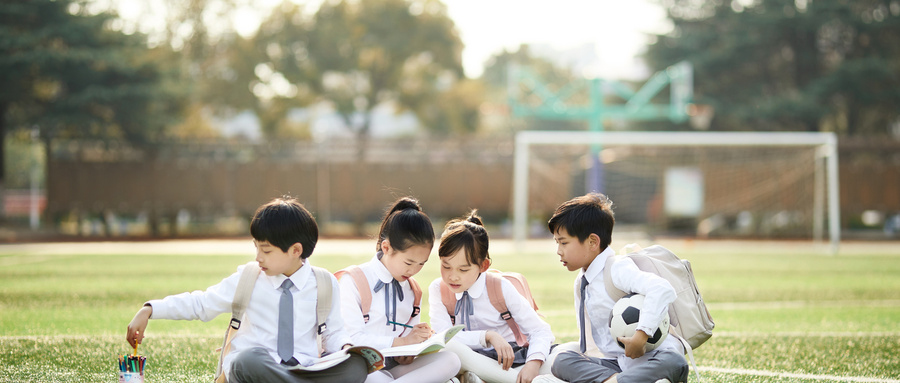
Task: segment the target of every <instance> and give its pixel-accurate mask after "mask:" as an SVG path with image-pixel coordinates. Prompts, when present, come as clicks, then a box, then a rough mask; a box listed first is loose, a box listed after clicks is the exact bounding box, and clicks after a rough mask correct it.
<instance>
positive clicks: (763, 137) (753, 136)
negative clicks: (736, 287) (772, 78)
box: [513, 131, 841, 254]
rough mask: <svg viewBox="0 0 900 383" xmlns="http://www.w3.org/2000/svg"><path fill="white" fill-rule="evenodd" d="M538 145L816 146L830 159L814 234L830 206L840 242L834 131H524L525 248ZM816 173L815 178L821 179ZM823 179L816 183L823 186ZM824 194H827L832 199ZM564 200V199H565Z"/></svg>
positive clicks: (518, 197) (516, 206)
mask: <svg viewBox="0 0 900 383" xmlns="http://www.w3.org/2000/svg"><path fill="white" fill-rule="evenodd" d="M536 145H640V146H713V145H718V146H814V147H818V150H817V157H818V158H817V160H824V162H825V172H824V173H825V177H826V180H827V182H826V183H825V189H826V190H827V193H823V192H818V191H817V193H816V198H815V199H816V201H815V202H814V203H815V208H816V212H815V215H816V216H818V217H819V219H816V220H814V222H815V223H814V227H813V237H814V239H815V240H817V241H821V239H822V230H823V228H822V224H821V222H822V219H821V218H824V214H823V212H822V210H823V209H824V208H825V205H827V211H828V236H829V242H830V251H831V253H832V254H836V253H837V250H838V245H839V242H840V236H841V229H840V209H839V201H840V198H839V195H838V161H837V135H835V134H834V133H831V132H587V131H584V132H582V131H564V132H561V131H524V132H518V133H517V134H516V144H515V158H514V167H513V172H514V173H513V240H514V241H515V244H516V248H517V249H519V250H522V249H523V248H524V245H525V240H526V239H527V220H528V178H529V174H528V173H529V166H530V165H529V155H530V150H531V147H532V146H536ZM817 169H818V167H817ZM819 173H820V172H818V171H817V172H816V177H817V178H818V177H821V176H822V175H821V174H819ZM819 184H820V182H819V180H817V181H816V185H819ZM823 194H827V203H826V201H825V197H824V196H823ZM560 202H562V201H560Z"/></svg>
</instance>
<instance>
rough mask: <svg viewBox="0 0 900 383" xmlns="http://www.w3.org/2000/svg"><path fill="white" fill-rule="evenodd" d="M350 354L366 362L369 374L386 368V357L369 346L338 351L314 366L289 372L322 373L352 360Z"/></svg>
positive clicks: (291, 368) (317, 361) (326, 356)
mask: <svg viewBox="0 0 900 383" xmlns="http://www.w3.org/2000/svg"><path fill="white" fill-rule="evenodd" d="M350 354H358V355H360V356H362V357H363V359H365V360H366V364H367V365H368V367H369V373H370V374H371V373H373V372H375V371H378V370H380V369H382V368H384V356H382V355H381V353H380V352H378V350H376V349H374V348H372V347H369V346H354V347H349V348H347V349H344V350H341V351H337V352H334V353H331V354H328V355H325V356H323V357H321V358H319V359H316V361H315V362H313V364H311V365H309V366H301V365H296V366H291V367H289V368H288V369H289V370H300V371H322V370H325V369H328V368H331V367H334V366H337V365H338V364H341V362H343V361H345V360H347V359H349V358H350Z"/></svg>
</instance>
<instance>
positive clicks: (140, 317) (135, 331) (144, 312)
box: [125, 304, 153, 348]
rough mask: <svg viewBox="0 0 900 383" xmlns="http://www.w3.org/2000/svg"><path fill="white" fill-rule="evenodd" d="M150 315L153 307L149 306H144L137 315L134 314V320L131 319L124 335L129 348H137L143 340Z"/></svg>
mask: <svg viewBox="0 0 900 383" xmlns="http://www.w3.org/2000/svg"><path fill="white" fill-rule="evenodd" d="M152 314H153V306H150V305H149V304H144V307H141V309H140V310H138V312H137V314H134V318H133V319H131V323H129V324H128V329H127V330H126V333H125V340H126V341H128V344H130V345H131V347H133V348H137V345H138V344H140V343H141V342H142V341H143V340H144V332H145V331H146V330H147V323H148V322H149V321H150V315H152Z"/></svg>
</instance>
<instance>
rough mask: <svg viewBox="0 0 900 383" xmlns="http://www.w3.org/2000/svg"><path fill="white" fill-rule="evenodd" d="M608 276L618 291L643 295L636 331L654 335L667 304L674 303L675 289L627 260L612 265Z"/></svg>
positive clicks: (667, 282) (665, 281)
mask: <svg viewBox="0 0 900 383" xmlns="http://www.w3.org/2000/svg"><path fill="white" fill-rule="evenodd" d="M610 275H611V276H612V282H613V285H615V286H616V287H617V288H619V289H620V290H622V291H626V292H634V293H639V294H643V295H644V308H643V309H641V319H640V321H638V326H637V329H638V330H641V331H642V332H644V333H645V334H653V333H655V332H656V329H657V327H658V326H659V322H660V320H662V318H663V315H664V314H665V313H666V310H668V307H669V304H670V303H672V302H674V301H675V289H674V288H672V285H671V284H670V283H669V281H667V280H665V279H663V278H662V277H660V276H658V275H656V274H652V273H648V272H645V271H641V270H640V269H638V267H637V265H635V264H634V261H632V260H631V259H628V258H622V259H620V260H617V261H616V262H615V263H613V264H612V268H611V269H610Z"/></svg>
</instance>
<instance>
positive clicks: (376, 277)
mask: <svg viewBox="0 0 900 383" xmlns="http://www.w3.org/2000/svg"><path fill="white" fill-rule="evenodd" d="M359 268H360V269H362V270H363V273H364V274H365V275H366V280H368V282H369V292H370V293H371V294H372V304H371V306H369V322H368V323H367V322H366V321H365V319H363V314H362V307H361V306H360V302H361V300H360V296H359V290H357V289H356V283H354V281H353V277H351V276H350V274H344V275H343V276H342V277H341V280H340V281H339V282H340V286H341V312H342V313H343V315H344V324H345V326H346V330H347V333H348V334H349V335H350V338H351V339H352V340H353V344H356V345H362V346H369V347H372V348H375V349H378V350H382V349H385V348H388V347H391V346H392V345H393V343H394V338H397V337H401V336H403V335H404V333H406V332H407V331H406V330H407V328H406V327H403V326H394V325H389V324H388V319H387V316H388V315H390V316H391V317H393V315H391V314H392V313H389V312H388V313H386V312H385V309H384V299H385V294H388V297H387V298H388V300H389V301H392V300H393V294H392V291H391V290H390V289H392V288H393V286H391V287H390V288H389V287H388V286H385V287H384V288H382V289H381V290H379V291H378V292H377V293H376V292H375V284H376V283H378V281H381V282H383V283H386V284H390V283H391V282H393V281H394V277H393V276H391V272H390V271H388V269H387V267H385V266H384V264H383V263H381V261H380V260H378V257H377V256H375V257H373V258H372V260H371V261H369V262H366V263H363V264H361V265H359ZM400 289H401V291H403V300H402V301H401V300H400V298H399V295H398V298H397V308H396V311H397V323H404V324H407V323H408V324H409V325H410V326H414V325H416V324H418V323H419V318H420V316H419V315H416V316H415V317H413V318H412V320H410V315H412V312H413V300H414V297H413V291H412V288H411V287H409V281H403V282H400ZM393 307H394V306H393V303H391V305H390V307H389V310H390V309H392V308H393ZM386 314H387V315H386Z"/></svg>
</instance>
